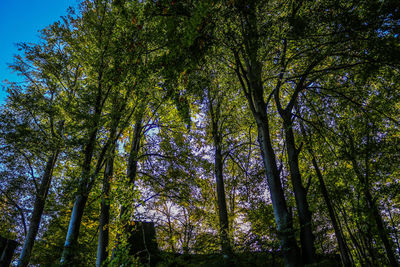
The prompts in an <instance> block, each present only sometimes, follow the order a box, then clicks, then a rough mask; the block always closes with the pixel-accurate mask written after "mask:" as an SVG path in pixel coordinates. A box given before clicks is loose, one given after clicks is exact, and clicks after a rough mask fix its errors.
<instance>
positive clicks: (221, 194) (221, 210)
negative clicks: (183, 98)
mask: <svg viewBox="0 0 400 267" xmlns="http://www.w3.org/2000/svg"><path fill="white" fill-rule="evenodd" d="M207 93H208V101H209V103H208V109H209V113H210V117H211V126H212V136H213V142H214V152H215V155H214V174H215V179H216V183H217V203H218V218H219V228H220V230H219V231H220V239H221V248H222V253H224V254H225V255H230V254H231V253H232V248H231V245H230V241H229V219H228V210H227V208H226V197H225V187H224V177H223V167H224V163H223V158H222V138H221V133H220V128H219V127H220V125H219V124H220V115H221V109H220V106H221V102H220V101H221V100H218V99H215V101H216V102H217V103H216V104H215V105H214V104H213V100H214V99H212V97H211V94H210V92H209V91H208V92H207Z"/></svg>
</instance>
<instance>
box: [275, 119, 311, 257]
mask: <svg viewBox="0 0 400 267" xmlns="http://www.w3.org/2000/svg"><path fill="white" fill-rule="evenodd" d="M282 115H283V114H281V116H282ZM282 118H283V121H284V131H285V139H286V148H287V155H288V160H289V170H290V178H291V181H292V186H293V191H294V196H295V199H296V205H297V209H298V216H299V221H300V241H301V250H302V256H303V261H304V263H305V264H312V263H314V262H315V247H314V235H313V233H312V221H311V212H310V209H309V207H308V201H307V195H306V191H305V189H304V187H303V184H302V181H301V173H300V169H299V158H298V155H299V152H300V151H299V150H298V149H297V148H296V144H295V140H294V134H293V123H292V118H291V112H287V114H284V115H283V116H282Z"/></svg>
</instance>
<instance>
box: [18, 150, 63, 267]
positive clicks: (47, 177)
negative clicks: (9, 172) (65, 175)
mask: <svg viewBox="0 0 400 267" xmlns="http://www.w3.org/2000/svg"><path fill="white" fill-rule="evenodd" d="M58 154H59V151H58V150H56V151H55V152H53V153H52V155H51V156H49V158H48V160H47V163H46V167H45V170H44V174H43V178H42V181H41V184H40V187H39V191H38V192H37V194H36V199H35V203H34V206H33V212H32V217H31V220H30V224H29V230H28V233H27V235H26V237H25V242H24V246H23V248H22V252H21V256H20V258H19V261H18V265H17V266H19V267H22V266H28V263H29V260H30V257H31V252H32V248H33V245H34V243H35V238H36V235H37V233H38V231H39V226H40V221H41V219H42V214H43V210H44V206H45V203H46V198H47V194H48V192H49V188H50V184H51V180H52V177H53V169H54V166H55V165H56V161H57V158H58Z"/></svg>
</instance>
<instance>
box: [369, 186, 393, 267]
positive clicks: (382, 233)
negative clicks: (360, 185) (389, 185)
mask: <svg viewBox="0 0 400 267" xmlns="http://www.w3.org/2000/svg"><path fill="white" fill-rule="evenodd" d="M364 195H365V198H366V199H367V203H368V206H369V208H370V212H371V214H372V217H373V218H374V220H375V223H376V227H377V229H378V234H379V237H380V238H381V240H382V243H383V246H384V247H385V250H386V255H387V257H388V259H389V262H390V265H391V266H392V267H396V266H399V263H398V262H397V260H396V256H395V255H394V252H393V249H392V246H391V244H390V243H391V242H390V240H389V238H388V236H387V233H386V229H385V225H384V223H383V220H382V216H381V214H380V213H379V210H378V207H377V205H376V203H375V201H374V200H373V198H372V195H371V193H370V192H369V190H365V192H364Z"/></svg>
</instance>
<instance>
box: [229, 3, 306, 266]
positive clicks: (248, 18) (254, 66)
mask: <svg viewBox="0 0 400 267" xmlns="http://www.w3.org/2000/svg"><path fill="white" fill-rule="evenodd" d="M241 12H242V18H243V20H244V21H245V22H246V23H245V24H244V25H245V26H244V28H243V35H244V36H246V39H245V40H243V42H244V44H245V51H244V52H242V53H243V57H244V61H245V67H244V66H243V64H242V61H241V59H240V57H239V54H238V51H234V55H235V61H236V74H237V76H238V79H239V81H240V83H241V85H242V89H243V92H244V94H245V96H246V98H247V101H248V103H249V106H250V109H251V111H252V113H253V116H254V118H255V120H256V123H257V128H258V142H259V144H260V149H261V155H262V158H263V163H264V167H265V170H266V174H267V181H268V187H269V192H270V195H271V200H272V206H273V209H274V215H275V222H276V225H277V230H278V236H279V240H280V243H281V249H282V254H283V257H284V261H285V265H286V266H299V265H301V264H302V263H301V258H300V256H301V255H299V249H298V246H297V243H296V238H295V236H294V235H295V232H294V229H293V221H292V216H291V214H290V213H289V211H288V208H287V204H286V199H285V195H284V191H283V188H282V183H281V180H280V175H279V170H278V167H277V163H276V157H275V152H274V150H273V147H272V144H271V137H270V132H269V122H268V114H267V105H266V103H265V100H264V88H263V82H262V77H261V73H262V64H261V62H259V59H258V50H259V36H260V35H259V33H258V30H257V16H256V6H255V3H254V2H251V1H250V2H249V4H248V6H247V7H246V9H245V10H242V11H241Z"/></svg>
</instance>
